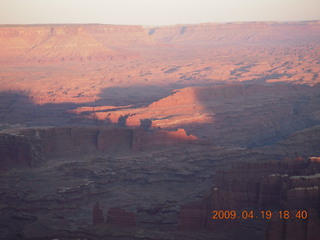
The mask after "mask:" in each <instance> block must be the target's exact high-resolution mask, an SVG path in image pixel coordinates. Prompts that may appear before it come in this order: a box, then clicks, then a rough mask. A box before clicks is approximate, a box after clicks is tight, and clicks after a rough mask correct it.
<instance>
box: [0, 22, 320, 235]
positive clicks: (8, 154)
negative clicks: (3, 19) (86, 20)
mask: <svg viewBox="0 0 320 240" xmlns="http://www.w3.org/2000/svg"><path fill="white" fill-rule="evenodd" d="M319 30H320V22H318V21H305V22H233V23H223V24H222V23H221V24H215V23H204V24H194V25H174V26H120V25H102V24H50V25H1V26H0V47H1V52H0V82H1V85H0V172H1V175H0V179H1V180H0V196H1V198H0V199H1V200H0V215H1V219H0V239H6V240H9V239H15V240H48V239H50V240H53V239H60V240H76V239H77V240H79V239H82V240H85V239H87V240H88V239H92V240H99V239H101V240H102V239H111V240H112V239H114V240H117V239H124V240H126V239H128V240H129V239H130V240H132V239H137V240H138V239H140V240H143V239H150V240H169V239H170V240H172V239H176V240H180V239H184V240H185V239H186V240H188V239H190V240H194V239H203V240H206V239H216V240H229V239H230V240H231V239H238V240H243V239H259V240H271V239H279V240H296V239H297V240H298V239H299V240H316V239H319V238H320V232H319V229H320V228H319V227H320V191H319V189H320V178H319V174H320V160H319V159H320V148H319V146H320V83H319V82H320V81H319V64H320V57H319V56H320V42H319V39H320V31H319ZM213 211H224V212H225V211H236V212H237V214H238V217H237V218H235V219H226V218H223V217H222V218H220V219H214V217H213ZM244 211H247V212H254V214H255V217H254V218H253V219H251V218H250V217H249V218H246V219H245V218H244V217H243V216H242V215H241V213H243V212H244ZM262 211H271V212H272V213H273V215H272V217H271V218H265V217H264V218H262V217H261V212H262ZM284 211H289V212H290V218H288V219H285V218H283V216H282V217H280V216H279V212H281V213H283V212H284ZM299 211H300V212H299ZM302 211H305V213H307V217H301V214H300V215H299V214H297V213H298V212H299V213H301V212H302Z"/></svg>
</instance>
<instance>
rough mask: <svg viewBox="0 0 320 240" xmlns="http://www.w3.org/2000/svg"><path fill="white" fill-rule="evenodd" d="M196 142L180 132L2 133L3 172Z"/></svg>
mask: <svg viewBox="0 0 320 240" xmlns="http://www.w3.org/2000/svg"><path fill="white" fill-rule="evenodd" d="M196 139H197V138H196V137H194V136H192V135H187V133H186V132H185V131H184V130H183V129H179V130H177V131H164V130H154V131H145V130H143V129H139V128H137V129H129V128H111V127H110V128H99V127H43V128H27V129H8V130H3V131H1V132H0V159H1V165H2V167H1V168H5V167H10V166H11V167H19V166H32V165H34V164H36V163H38V162H41V161H43V160H44V159H48V158H59V157H71V156H80V155H86V154H94V153H113V152H126V151H141V150H146V149H149V148H152V147H157V146H160V147H161V146H168V145H174V144H181V143H188V142H191V141H195V140H196Z"/></svg>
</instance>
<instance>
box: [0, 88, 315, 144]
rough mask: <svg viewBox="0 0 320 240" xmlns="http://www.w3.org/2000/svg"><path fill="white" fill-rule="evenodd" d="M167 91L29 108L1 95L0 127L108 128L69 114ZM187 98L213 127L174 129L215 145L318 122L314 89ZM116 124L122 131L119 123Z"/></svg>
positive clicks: (213, 91)
mask: <svg viewBox="0 0 320 240" xmlns="http://www.w3.org/2000/svg"><path fill="white" fill-rule="evenodd" d="M172 89H173V87H172V86H171V87H170V86H169V87H157V86H135V87H126V88H121V87H113V88H107V89H103V90H102V92H101V94H100V96H99V100H97V101H95V102H87V103H58V104H56V103H47V104H43V105H37V104H35V103H34V102H33V101H32V98H31V97H30V96H28V94H26V93H25V92H22V91H7V92H1V93H0V103H1V104H0V123H1V124H22V125H25V126H111V125H112V124H111V123H110V121H108V120H103V121H100V120H97V119H87V118H85V116H82V114H74V113H72V112H70V110H72V109H76V108H78V107H83V106H87V107H95V106H125V105H132V106H131V108H133V109H134V108H137V107H142V106H143V107H145V106H148V105H149V104H151V103H152V102H154V101H157V100H159V99H162V98H164V97H167V96H169V95H170V93H171V90H172ZM171 94H172V93H171ZM193 98H194V102H196V103H197V104H199V105H200V106H201V107H202V108H203V109H204V111H205V112H207V113H210V114H212V115H213V116H214V123H213V124H201V123H198V124H181V126H180V127H181V128H184V129H185V130H186V131H187V133H191V134H193V135H195V136H197V137H200V138H203V139H206V140H209V142H212V143H214V144H217V145H229V144H232V145H237V146H241V147H249V148H255V147H260V146H264V145H270V144H273V143H275V142H278V141H280V140H282V139H284V138H285V137H287V136H288V135H290V134H292V133H294V132H296V131H299V130H302V129H305V128H308V127H312V126H315V125H318V124H320V121H319V118H317V117H316V114H315V112H316V110H317V108H319V106H320V95H319V88H318V87H316V86H314V87H310V86H306V85H293V84H248V83H242V84H228V85H225V84H224V85H213V86H207V87H197V88H196V90H195V94H194V96H193ZM173 104H174V103H173ZM118 109H121V108H118ZM118 109H114V110H113V109H111V110H107V111H108V112H112V111H117V110H118ZM102 111H103V110H102ZM85 114H86V113H85ZM85 114H84V115H85ZM116 125H117V124H114V125H113V126H116ZM150 125H151V124H150ZM118 126H122V127H124V126H125V124H120V125H119V124H118ZM137 127H139V126H137ZM142 127H144V126H142Z"/></svg>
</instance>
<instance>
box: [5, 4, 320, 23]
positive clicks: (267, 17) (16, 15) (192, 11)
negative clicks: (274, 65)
mask: <svg viewBox="0 0 320 240" xmlns="http://www.w3.org/2000/svg"><path fill="white" fill-rule="evenodd" d="M296 20H320V0H0V24H19V23H24V24H30V23H104V24H141V25H167V24H180V23H181V24H183V23H201V22H230V21H296Z"/></svg>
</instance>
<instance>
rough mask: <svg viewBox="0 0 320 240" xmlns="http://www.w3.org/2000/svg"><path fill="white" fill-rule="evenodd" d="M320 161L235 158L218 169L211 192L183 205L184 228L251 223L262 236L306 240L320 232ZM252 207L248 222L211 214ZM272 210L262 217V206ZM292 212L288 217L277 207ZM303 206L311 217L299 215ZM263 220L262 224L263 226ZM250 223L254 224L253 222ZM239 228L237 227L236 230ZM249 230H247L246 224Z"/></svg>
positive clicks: (229, 226) (249, 209)
mask: <svg viewBox="0 0 320 240" xmlns="http://www.w3.org/2000/svg"><path fill="white" fill-rule="evenodd" d="M319 170H320V165H319V163H316V162H313V161H311V160H310V159H308V160H303V159H297V160H284V161H268V162H247V163H237V164H235V165H233V166H232V167H231V168H229V169H226V170H221V171H218V172H216V173H215V175H214V180H213V187H212V190H211V193H210V195H209V196H208V197H207V198H206V199H205V200H203V202H198V203H189V204H186V205H184V206H182V207H181V211H180V217H179V219H180V229H183V230H189V229H190V228H193V229H198V230H201V229H202V230H203V229H208V230H212V231H214V230H217V229H219V228H220V229H221V228H222V229H223V228H225V229H228V228H231V227H233V228H234V229H241V227H243V226H246V225H247V227H248V226H252V228H255V230H252V231H253V232H254V231H256V232H257V234H258V233H259V232H260V234H262V236H264V237H263V238H262V239H268V240H269V239H270V240H271V239H287V240H295V239H304V240H311V239H312V240H313V239H317V238H319V237H320V229H319V227H318V226H319V224H320V219H319V213H320V212H319V211H320V204H319V203H320V175H319ZM215 210H217V211H220V210H222V211H225V210H228V211H232V210H233V211H237V213H238V216H239V213H240V215H241V211H243V210H247V211H254V215H255V216H254V217H253V218H252V219H251V220H249V221H248V219H246V220H244V219H242V217H240V219H239V217H238V218H236V219H234V220H230V219H223V218H222V219H216V220H214V219H212V217H213V213H212V211H215ZM262 210H264V211H267V210H270V211H272V212H273V215H272V218H271V219H266V218H264V219H262V220H263V221H264V222H262V223H261V221H260V222H259V220H256V218H257V219H258V218H260V220H261V216H260V215H259V214H260V211H262ZM280 210H281V211H289V212H290V217H289V218H288V219H284V218H283V217H280V216H278V215H277V212H278V211H280ZM299 210H305V211H307V212H308V217H307V219H299V217H297V215H296V213H297V211H299ZM261 224H262V225H261ZM249 228H250V227H249ZM235 231H236V230H235ZM247 231H248V229H247Z"/></svg>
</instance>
